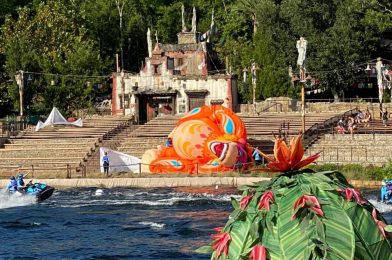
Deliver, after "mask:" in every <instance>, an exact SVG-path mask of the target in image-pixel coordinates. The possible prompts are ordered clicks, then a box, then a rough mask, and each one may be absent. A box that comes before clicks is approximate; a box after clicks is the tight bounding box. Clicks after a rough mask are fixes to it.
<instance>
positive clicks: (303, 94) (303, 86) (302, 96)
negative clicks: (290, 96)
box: [301, 82, 305, 134]
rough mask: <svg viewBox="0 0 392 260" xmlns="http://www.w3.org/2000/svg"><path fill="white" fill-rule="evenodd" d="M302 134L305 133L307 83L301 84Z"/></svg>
mask: <svg viewBox="0 0 392 260" xmlns="http://www.w3.org/2000/svg"><path fill="white" fill-rule="evenodd" d="M301 86H302V87H301V113H302V114H301V116H302V134H305V83H304V82H303V83H302V84H301Z"/></svg>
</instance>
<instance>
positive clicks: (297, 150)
mask: <svg viewBox="0 0 392 260" xmlns="http://www.w3.org/2000/svg"><path fill="white" fill-rule="evenodd" d="M301 140H302V134H300V135H298V136H297V137H295V138H293V139H291V141H290V145H287V144H286V142H285V141H284V140H283V138H281V137H276V138H275V146H274V157H275V158H271V157H270V156H268V155H266V154H264V153H261V155H263V157H264V158H266V159H267V160H268V161H269V163H268V164H267V167H268V168H267V169H260V170H262V171H269V172H288V171H295V170H299V169H300V168H302V167H304V166H306V165H308V164H310V163H312V162H314V161H315V160H316V159H317V158H319V156H320V152H319V153H316V154H314V155H311V156H309V157H308V158H306V159H304V160H302V157H303V156H304V153H305V151H304V147H303V146H302V141H301Z"/></svg>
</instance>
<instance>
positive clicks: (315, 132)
mask: <svg viewBox="0 0 392 260" xmlns="http://www.w3.org/2000/svg"><path fill="white" fill-rule="evenodd" d="M357 113H358V108H354V109H350V110H348V111H346V112H344V113H343V115H336V116H333V117H331V118H328V119H326V120H324V121H323V122H322V123H315V124H313V125H312V126H311V127H310V128H308V129H307V130H306V131H305V133H304V142H303V145H304V148H305V150H306V149H308V148H309V146H310V144H312V143H313V142H314V141H315V140H317V139H318V138H319V137H320V135H321V134H325V133H328V132H330V131H331V125H334V124H336V123H337V122H338V121H339V119H340V118H341V117H342V116H343V117H346V116H348V115H354V114H357ZM332 133H333V127H332Z"/></svg>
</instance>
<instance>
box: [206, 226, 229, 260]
mask: <svg viewBox="0 0 392 260" xmlns="http://www.w3.org/2000/svg"><path fill="white" fill-rule="evenodd" d="M211 238H213V239H215V241H214V242H213V243H212V248H214V249H215V251H216V257H217V258H219V256H220V255H221V253H222V251H223V254H224V255H225V256H227V253H228V251H229V241H230V240H231V237H230V234H229V233H226V232H223V233H219V234H216V235H213V236H211Z"/></svg>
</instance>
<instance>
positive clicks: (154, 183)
mask: <svg viewBox="0 0 392 260" xmlns="http://www.w3.org/2000/svg"><path fill="white" fill-rule="evenodd" d="M269 179H270V178H266V177H149V178H108V179H33V180H34V182H42V183H46V184H48V185H50V186H53V187H55V188H58V189H61V188H88V187H102V188H114V187H138V188H165V187H208V186H216V185H219V186H227V187H239V186H242V185H249V184H252V183H255V182H259V181H265V180H269ZM8 182H9V180H0V187H6V185H7V184H8ZM349 182H350V184H351V185H353V186H354V187H356V188H370V189H379V188H380V187H381V181H362V180H350V181H349Z"/></svg>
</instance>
